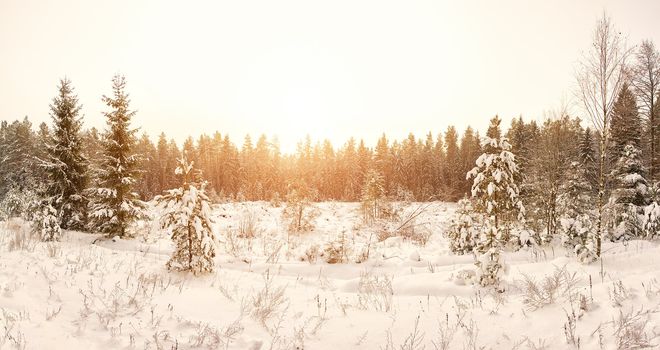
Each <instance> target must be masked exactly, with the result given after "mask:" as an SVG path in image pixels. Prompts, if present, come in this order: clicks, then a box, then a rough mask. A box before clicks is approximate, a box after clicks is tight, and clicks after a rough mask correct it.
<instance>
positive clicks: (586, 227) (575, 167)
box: [557, 162, 595, 262]
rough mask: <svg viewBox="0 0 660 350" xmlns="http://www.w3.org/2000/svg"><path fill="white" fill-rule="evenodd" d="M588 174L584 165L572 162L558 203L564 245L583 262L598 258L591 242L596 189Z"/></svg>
mask: <svg viewBox="0 0 660 350" xmlns="http://www.w3.org/2000/svg"><path fill="white" fill-rule="evenodd" d="M586 171H587V169H586V168H585V167H584V166H583V165H582V164H581V163H579V162H572V163H571V165H570V166H569V168H568V170H567V174H566V179H565V181H564V182H563V184H562V186H561V188H560V195H559V198H558V200H557V201H558V207H559V210H558V211H559V223H560V233H561V241H562V244H563V245H564V246H565V247H566V248H567V249H569V250H572V251H574V252H575V253H576V255H577V256H578V259H580V260H581V261H583V262H589V261H591V260H593V259H594V258H595V252H594V248H595V247H594V244H593V242H590V241H589V237H590V236H591V230H592V229H593V213H592V212H591V211H590V210H589V208H590V207H591V203H593V194H594V189H593V185H592V184H590V183H589V182H588V181H587V179H586V176H585V173H586Z"/></svg>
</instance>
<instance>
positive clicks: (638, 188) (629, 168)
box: [607, 142, 651, 240]
mask: <svg viewBox="0 0 660 350" xmlns="http://www.w3.org/2000/svg"><path fill="white" fill-rule="evenodd" d="M612 177H613V179H614V181H613V189H612V195H611V197H610V202H609V203H608V205H607V207H608V209H609V210H610V211H611V213H612V215H610V216H609V219H610V220H609V222H608V225H607V226H608V228H609V231H610V232H609V235H610V238H611V239H615V240H619V239H629V238H631V237H638V236H641V235H642V233H643V219H641V218H640V215H641V216H642V217H643V215H644V207H645V206H646V205H648V204H649V203H650V202H651V198H650V190H649V183H648V181H647V180H646V168H645V167H644V165H643V164H642V156H641V151H640V150H639V148H637V147H636V146H635V145H634V143H633V142H630V143H629V144H628V145H626V146H625V147H624V149H623V154H622V155H621V157H620V158H619V160H618V161H617V163H616V165H615V167H614V170H613V171H612Z"/></svg>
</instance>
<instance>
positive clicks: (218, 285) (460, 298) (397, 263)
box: [0, 202, 660, 350]
mask: <svg viewBox="0 0 660 350" xmlns="http://www.w3.org/2000/svg"><path fill="white" fill-rule="evenodd" d="M315 206H316V208H317V209H318V216H317V217H316V218H315V220H314V223H315V229H314V230H313V231H312V232H309V233H304V234H288V233H287V230H286V227H287V223H286V222H285V221H284V219H283V218H282V215H281V211H282V208H273V207H272V206H271V205H270V204H269V203H267V202H254V203H228V204H223V205H219V206H215V207H214V212H213V213H214V219H215V221H216V226H217V227H216V229H217V233H218V237H219V239H220V240H221V242H219V243H218V244H219V249H218V252H219V256H218V257H217V258H216V267H217V269H216V272H214V273H212V274H210V275H203V276H193V275H190V274H181V273H173V272H168V271H167V270H166V269H165V263H166V262H167V260H168V258H169V254H170V253H171V252H172V249H173V246H172V243H171V242H170V240H169V239H168V238H167V237H166V236H165V234H164V233H162V232H161V231H160V230H158V229H157V227H156V226H155V224H154V225H147V224H145V225H143V227H142V229H141V233H143V234H142V235H140V236H138V237H136V238H135V239H132V240H119V239H115V240H104V239H99V238H100V237H101V236H99V235H92V234H86V233H80V232H67V233H65V235H64V238H63V241H62V242H59V243H41V242H35V241H31V240H29V239H27V238H21V236H22V235H23V234H25V235H27V233H26V232H27V231H28V228H27V226H26V225H25V224H23V223H22V222H21V221H20V220H12V221H10V222H4V223H0V349H13V348H22V349H23V348H24V349H86V350H91V349H131V348H136V349H192V348H203V349H205V348H213V349H215V348H220V349H225V348H227V349H424V348H425V349H482V348H485V349H570V348H577V344H579V347H580V348H581V349H600V348H603V349H617V348H621V349H628V348H635V346H636V345H638V344H636V343H639V342H641V341H644V340H645V339H646V340H647V341H648V342H650V344H651V345H652V346H656V345H655V344H660V338H655V334H660V323H659V321H660V314H659V313H658V311H660V248H659V247H658V244H657V243H656V242H649V241H631V242H628V243H627V244H625V245H624V244H622V243H617V244H613V243H606V244H604V253H603V259H602V261H603V262H602V265H601V264H600V263H595V264H592V265H582V264H580V263H578V262H576V259H575V258H574V257H570V256H568V255H567V254H566V252H565V251H563V250H562V249H560V248H556V247H555V248H554V249H553V248H545V249H538V248H534V249H532V248H527V249H524V250H521V251H519V252H508V253H506V254H505V260H506V261H507V264H508V265H509V271H508V273H507V275H506V276H505V281H506V285H507V288H506V291H505V292H504V293H496V292H491V291H489V290H488V289H481V288H476V287H474V286H471V285H466V284H464V283H462V281H463V280H462V279H461V278H460V276H461V271H463V270H465V269H471V268H473V265H472V257H471V256H456V255H452V254H451V253H450V252H449V251H448V248H447V242H446V240H445V239H444V238H443V235H442V233H443V231H444V230H445V228H446V227H447V225H448V223H449V220H450V219H451V217H452V215H453V211H454V209H455V205H454V204H447V203H432V204H431V205H429V206H428V207H427V208H425V210H424V211H423V213H422V214H420V215H419V217H417V219H416V226H415V227H416V233H417V234H421V235H422V236H423V235H424V234H430V236H429V237H428V242H426V244H425V245H422V244H420V243H419V242H413V241H411V240H409V239H403V238H401V237H391V238H387V239H385V240H383V241H379V240H380V239H379V237H380V238H383V236H382V235H383V230H384V229H383V227H382V226H379V225H376V226H370V225H366V224H364V223H363V220H362V215H361V213H360V211H359V204H358V203H334V202H326V203H317V204H315ZM420 206H426V204H419V203H412V204H409V205H407V206H406V207H405V208H403V209H405V210H404V211H403V213H402V215H401V216H403V217H405V216H406V214H405V213H410V212H412V211H414V210H415V209H417V208H420ZM250 215H251V216H252V217H253V219H252V220H248V218H249V216H250ZM241 223H243V224H246V223H252V224H255V225H253V226H255V229H254V230H252V231H254V232H256V236H255V237H254V238H252V239H247V238H241V237H238V236H239V235H238V234H237V233H238V232H240V226H241ZM396 224H397V222H392V223H391V225H394V226H396ZM243 226H244V227H245V225H243ZM243 231H245V230H243ZM329 242H331V243H332V247H334V248H336V249H335V251H336V250H337V249H339V251H340V254H339V258H340V259H341V260H342V261H343V262H342V263H338V264H329V263H327V262H326V260H328V254H329V252H327V251H325V248H326V247H327V246H328V245H327V244H328V243H329ZM17 245H18V246H17ZM366 251H368V252H369V259H367V260H366V261H363V260H364V258H363V257H364V256H365V252H366ZM309 257H311V258H309ZM309 260H312V261H309ZM532 280H534V281H536V283H532ZM536 287H537V288H536ZM571 339H572V340H574V341H575V343H576V344H575V345H571V344H569V342H570V341H571Z"/></svg>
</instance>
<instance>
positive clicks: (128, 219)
mask: <svg viewBox="0 0 660 350" xmlns="http://www.w3.org/2000/svg"><path fill="white" fill-rule="evenodd" d="M125 87H126V80H125V79H124V77H123V76H119V75H115V77H114V78H113V79H112V90H113V95H112V96H110V97H108V96H103V102H105V104H106V105H107V106H108V107H110V109H111V110H110V111H109V112H105V113H104V114H105V116H106V118H107V124H108V129H107V131H106V133H105V135H104V139H103V143H104V151H103V155H102V161H101V162H102V163H101V168H100V169H98V187H97V188H92V189H90V196H92V197H93V198H92V202H91V203H90V228H91V229H92V230H94V231H99V232H103V233H106V234H107V235H108V236H114V235H118V236H120V237H128V236H130V227H131V225H132V224H133V223H134V222H135V221H136V220H138V219H140V218H142V217H144V216H145V203H144V202H142V201H141V200H140V199H139V195H138V194H137V193H136V192H134V191H133V187H134V185H135V181H136V178H137V177H138V176H139V175H140V170H139V169H138V168H137V166H138V164H139V159H140V157H139V155H137V154H135V153H134V151H133V148H134V147H135V142H136V138H135V133H136V132H137V129H131V128H130V121H131V118H132V117H133V116H134V115H135V111H131V110H129V102H130V100H129V99H128V94H126V92H125V91H124V89H125Z"/></svg>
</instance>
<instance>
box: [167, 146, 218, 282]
mask: <svg viewBox="0 0 660 350" xmlns="http://www.w3.org/2000/svg"><path fill="white" fill-rule="evenodd" d="M175 173H176V175H177V176H179V177H180V179H181V187H179V188H175V189H172V190H168V191H166V192H165V194H163V195H161V196H158V197H156V202H157V203H158V205H159V206H160V207H162V208H163V216H162V217H161V219H160V223H161V227H162V228H167V229H169V230H171V232H172V240H173V241H174V244H175V246H176V247H175V250H174V253H173V254H172V257H171V258H170V260H169V261H168V262H167V268H168V269H170V270H178V271H192V272H193V273H194V274H197V273H203V272H213V269H214V263H213V258H214V257H215V234H214V233H213V228H212V225H211V224H212V223H213V222H212V221H211V207H210V201H209V198H208V197H207V195H206V193H205V187H206V182H204V181H201V182H198V181H195V179H194V177H195V176H194V175H193V165H192V164H191V163H188V161H187V160H186V159H185V157H183V158H181V159H180V160H179V166H178V167H177V168H176V171H175Z"/></svg>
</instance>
